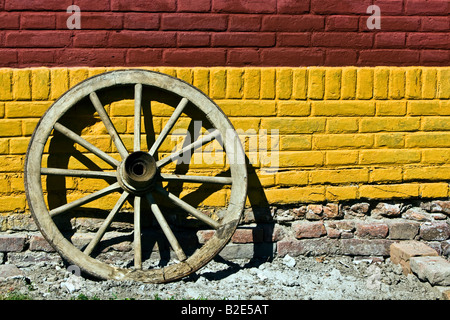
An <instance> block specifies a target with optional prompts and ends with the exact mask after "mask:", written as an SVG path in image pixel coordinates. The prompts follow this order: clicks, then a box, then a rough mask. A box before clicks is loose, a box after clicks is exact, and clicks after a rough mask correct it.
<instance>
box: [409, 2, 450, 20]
mask: <svg viewBox="0 0 450 320" xmlns="http://www.w3.org/2000/svg"><path fill="white" fill-rule="evenodd" d="M405 13H406V14H407V15H440V16H448V14H449V13H450V4H449V2H448V1H445V0H444V1H443V0H405Z"/></svg>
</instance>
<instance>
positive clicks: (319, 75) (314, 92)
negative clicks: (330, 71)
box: [308, 67, 326, 99]
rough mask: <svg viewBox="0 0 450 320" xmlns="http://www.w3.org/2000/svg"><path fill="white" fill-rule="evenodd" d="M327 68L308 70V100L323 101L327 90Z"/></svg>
mask: <svg viewBox="0 0 450 320" xmlns="http://www.w3.org/2000/svg"><path fill="white" fill-rule="evenodd" d="M325 70H326V69H325V68H316V67H311V68H309V70H308V98H310V99H323V97H324V93H325V92H324V89H325Z"/></svg>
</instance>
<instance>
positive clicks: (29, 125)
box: [22, 119, 39, 136]
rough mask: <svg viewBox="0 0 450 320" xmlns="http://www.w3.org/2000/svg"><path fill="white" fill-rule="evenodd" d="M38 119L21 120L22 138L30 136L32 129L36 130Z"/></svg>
mask: <svg viewBox="0 0 450 320" xmlns="http://www.w3.org/2000/svg"><path fill="white" fill-rule="evenodd" d="M38 122H39V119H23V120H22V130H23V135H24V136H31V135H32V134H33V131H34V129H35V128H36V126H37V124H38Z"/></svg>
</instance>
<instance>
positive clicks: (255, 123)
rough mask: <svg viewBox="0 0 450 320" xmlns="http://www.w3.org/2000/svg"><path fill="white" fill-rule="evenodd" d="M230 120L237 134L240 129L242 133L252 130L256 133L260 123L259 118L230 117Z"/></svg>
mask: <svg viewBox="0 0 450 320" xmlns="http://www.w3.org/2000/svg"><path fill="white" fill-rule="evenodd" d="M230 121H231V123H232V124H233V126H234V128H235V129H236V131H237V132H238V134H239V132H242V131H243V132H242V133H245V132H252V131H254V132H255V133H257V132H258V130H259V124H260V123H261V118H248V117H245V118H230Z"/></svg>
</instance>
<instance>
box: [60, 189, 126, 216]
mask: <svg viewBox="0 0 450 320" xmlns="http://www.w3.org/2000/svg"><path fill="white" fill-rule="evenodd" d="M89 194H91V193H89V192H88V193H81V192H77V193H71V194H68V195H67V202H68V203H69V202H73V201H75V200H78V199H80V198H82V197H85V196H87V195H89ZM119 197H120V195H119V194H118V193H113V194H109V195H106V196H104V197H102V198H100V199H97V200H94V201H92V202H89V203H86V204H84V205H83V206H82V207H81V208H87V209H101V210H105V211H110V210H112V208H113V207H114V205H115V204H116V203H117V201H118V200H119Z"/></svg>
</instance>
